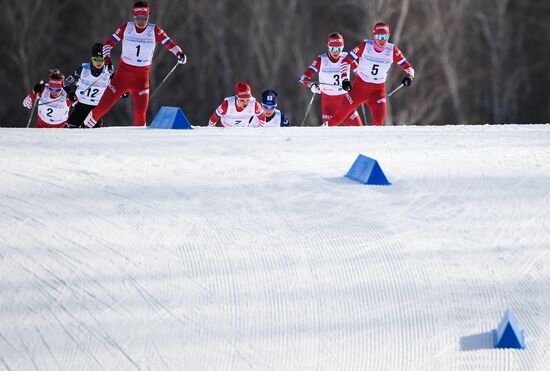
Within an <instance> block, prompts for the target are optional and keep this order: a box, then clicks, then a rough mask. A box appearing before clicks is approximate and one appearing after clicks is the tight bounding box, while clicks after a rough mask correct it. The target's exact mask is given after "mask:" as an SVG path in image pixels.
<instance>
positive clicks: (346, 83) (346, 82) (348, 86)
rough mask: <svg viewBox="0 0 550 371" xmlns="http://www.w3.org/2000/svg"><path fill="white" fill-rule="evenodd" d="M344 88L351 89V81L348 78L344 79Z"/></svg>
mask: <svg viewBox="0 0 550 371" xmlns="http://www.w3.org/2000/svg"><path fill="white" fill-rule="evenodd" d="M342 89H344V90H345V91H350V90H351V82H350V81H349V80H348V79H344V80H342Z"/></svg>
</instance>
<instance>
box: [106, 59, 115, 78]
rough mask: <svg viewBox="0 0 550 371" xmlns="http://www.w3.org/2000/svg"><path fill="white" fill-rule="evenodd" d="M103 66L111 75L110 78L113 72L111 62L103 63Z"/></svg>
mask: <svg viewBox="0 0 550 371" xmlns="http://www.w3.org/2000/svg"><path fill="white" fill-rule="evenodd" d="M105 68H106V69H107V72H109V75H111V78H112V77H113V75H114V73H115V68H114V67H113V64H112V63H111V62H108V63H105Z"/></svg>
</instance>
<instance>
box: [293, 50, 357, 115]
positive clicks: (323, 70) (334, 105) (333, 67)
mask: <svg viewBox="0 0 550 371" xmlns="http://www.w3.org/2000/svg"><path fill="white" fill-rule="evenodd" d="M347 55H348V53H346V52H342V53H341V54H340V57H339V58H338V60H334V59H332V57H331V56H330V55H328V54H327V53H325V54H321V55H320V56H318V57H317V59H315V60H314V61H313V63H311V65H310V66H309V67H308V68H307V70H306V71H305V72H304V74H303V75H302V77H301V78H300V82H301V83H302V84H304V85H305V86H307V85H308V82H309V81H310V79H311V78H312V77H313V76H315V74H319V82H320V83H321V84H320V85H319V87H320V88H321V94H322V101H321V112H322V116H323V122H325V121H328V120H330V119H331V118H332V116H333V115H334V113H335V112H336V110H337V109H338V107H340V104H341V103H342V100H343V99H344V97H345V94H346V92H345V91H344V90H343V89H342V72H343V71H346V72H347V76H349V71H350V63H348V64H346V65H342V62H343V61H344V59H345V58H346V56H347ZM352 65H353V66H354V69H355V68H356V67H357V64H356V63H353V64H352ZM344 125H346V126H363V122H362V121H361V118H360V117H359V114H358V113H357V111H354V112H351V113H350V114H349V115H348V116H347V117H346V119H345V120H344Z"/></svg>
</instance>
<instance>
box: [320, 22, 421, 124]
mask: <svg viewBox="0 0 550 371" xmlns="http://www.w3.org/2000/svg"><path fill="white" fill-rule="evenodd" d="M372 32H373V40H364V41H363V42H362V43H361V44H360V45H359V46H358V47H356V48H355V49H353V51H352V52H351V53H349V54H348V56H347V57H346V58H345V59H344V61H343V63H353V62H355V61H357V60H359V67H358V68H357V71H356V78H355V80H354V81H353V89H352V84H351V82H350V81H349V80H348V77H347V73H344V74H342V77H343V80H342V87H343V88H344V90H346V91H349V93H347V94H346V99H344V100H343V101H342V105H341V106H340V108H339V109H338V110H337V112H336V113H335V114H334V116H333V117H332V118H331V119H329V120H327V121H325V124H326V125H328V126H337V125H339V124H340V123H341V122H342V121H344V119H345V118H346V117H347V116H348V115H349V113H350V112H353V111H354V110H355V109H356V108H357V107H358V106H359V105H360V104H362V103H367V104H368V106H369V108H370V111H371V114H372V121H373V125H377V126H381V125H384V119H385V118H386V86H385V83H386V76H387V74H388V70H389V69H390V67H391V65H392V63H397V64H398V65H399V67H400V68H401V69H402V70H404V71H405V73H406V76H405V77H404V78H403V85H404V86H409V85H410V84H411V82H412V79H413V78H414V69H413V68H412V66H411V64H410V63H409V62H408V61H407V60H406V59H405V57H404V56H403V54H402V53H401V51H400V50H399V49H398V48H397V46H395V45H394V44H391V43H389V42H388V40H389V39H390V27H389V26H388V25H387V24H385V23H377V24H375V25H374V27H373V30H372ZM350 90H351V91H350Z"/></svg>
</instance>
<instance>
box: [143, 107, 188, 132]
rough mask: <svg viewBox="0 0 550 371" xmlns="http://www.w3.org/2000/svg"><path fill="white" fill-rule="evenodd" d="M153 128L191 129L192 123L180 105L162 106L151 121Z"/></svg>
mask: <svg viewBox="0 0 550 371" xmlns="http://www.w3.org/2000/svg"><path fill="white" fill-rule="evenodd" d="M150 128H151V129H178V130H191V129H193V128H192V127H191V124H190V123H189V120H187V117H185V114H184V113H183V111H182V110H181V109H180V108H179V107H161V108H160V110H159V112H158V113H157V115H156V116H155V119H154V120H153V122H152V123H151V126H150Z"/></svg>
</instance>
